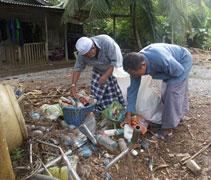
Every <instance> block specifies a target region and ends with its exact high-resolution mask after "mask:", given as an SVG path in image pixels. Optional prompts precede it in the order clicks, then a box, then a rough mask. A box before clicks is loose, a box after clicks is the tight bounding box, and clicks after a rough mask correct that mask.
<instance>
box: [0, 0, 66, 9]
mask: <svg viewBox="0 0 211 180" xmlns="http://www.w3.org/2000/svg"><path fill="white" fill-rule="evenodd" d="M0 3H5V4H13V5H20V6H31V7H37V8H48V9H58V10H64V8H61V7H57V6H44V5H38V4H35V3H34V4H32V3H28V2H27V3H26V2H20V1H15V0H0Z"/></svg>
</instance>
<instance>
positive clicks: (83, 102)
mask: <svg viewBox="0 0 211 180" xmlns="http://www.w3.org/2000/svg"><path fill="white" fill-rule="evenodd" d="M94 102H95V101H94V99H93V98H92V97H91V96H89V95H87V94H86V92H85V91H84V90H81V91H79V93H78V94H77V96H76V97H71V96H68V97H63V96H62V97H61V98H60V99H59V103H60V104H61V106H62V107H65V106H70V107H75V108H81V107H84V106H88V105H90V104H94Z"/></svg>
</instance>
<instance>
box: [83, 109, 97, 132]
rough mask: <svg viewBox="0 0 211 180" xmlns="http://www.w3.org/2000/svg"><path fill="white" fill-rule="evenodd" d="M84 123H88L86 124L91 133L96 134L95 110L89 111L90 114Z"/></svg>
mask: <svg viewBox="0 0 211 180" xmlns="http://www.w3.org/2000/svg"><path fill="white" fill-rule="evenodd" d="M83 124H86V126H87V127H88V129H89V130H90V131H91V133H92V134H95V132H96V120H95V115H94V113H93V112H89V114H88V115H87V116H86V118H85V119H84V122H83Z"/></svg>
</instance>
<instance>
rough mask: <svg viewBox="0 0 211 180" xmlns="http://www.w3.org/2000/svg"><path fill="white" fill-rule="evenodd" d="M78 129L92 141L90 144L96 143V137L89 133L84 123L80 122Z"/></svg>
mask: <svg viewBox="0 0 211 180" xmlns="http://www.w3.org/2000/svg"><path fill="white" fill-rule="evenodd" d="M79 130H80V131H81V132H82V133H83V134H84V135H85V136H86V137H87V138H88V139H89V140H90V141H91V142H92V144H94V145H96V144H97V140H96V138H95V137H94V135H93V134H92V133H91V131H90V130H89V128H88V127H87V125H86V124H82V125H81V126H79Z"/></svg>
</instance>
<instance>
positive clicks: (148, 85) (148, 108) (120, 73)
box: [113, 68, 163, 124]
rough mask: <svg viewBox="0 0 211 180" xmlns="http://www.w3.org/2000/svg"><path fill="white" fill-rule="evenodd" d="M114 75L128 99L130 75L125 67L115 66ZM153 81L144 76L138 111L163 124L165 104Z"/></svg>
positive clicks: (146, 117) (154, 121)
mask: <svg viewBox="0 0 211 180" xmlns="http://www.w3.org/2000/svg"><path fill="white" fill-rule="evenodd" d="M113 75H114V76H115V77H116V78H117V82H118V84H119V86H120V89H121V91H122V93H123V97H124V99H125V101H126V100H127V88H128V86H129V85H130V75H129V74H128V73H126V72H125V71H124V70H123V68H115V69H114V72H113ZM151 81H152V78H151V77H150V76H148V75H147V76H142V79H141V85H140V87H139V92H138V96H137V101H136V112H137V113H138V114H141V115H142V116H143V117H144V119H146V120H148V121H150V122H152V123H155V124H161V118H162V109H163V104H162V103H161V98H160V96H159V95H158V94H157V93H156V91H155V90H154V89H153V88H152V82H151Z"/></svg>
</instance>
